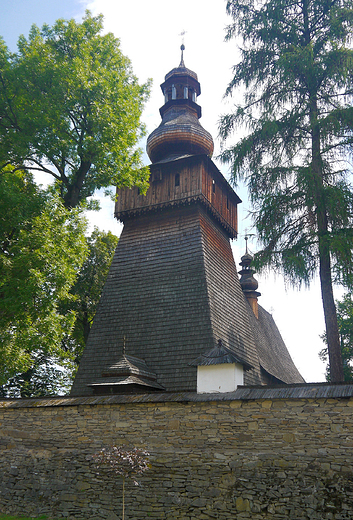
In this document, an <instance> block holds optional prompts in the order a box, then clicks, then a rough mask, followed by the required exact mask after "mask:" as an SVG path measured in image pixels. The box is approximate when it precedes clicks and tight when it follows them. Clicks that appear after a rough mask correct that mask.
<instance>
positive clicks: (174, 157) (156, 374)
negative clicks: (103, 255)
mask: <svg viewBox="0 0 353 520" xmlns="http://www.w3.org/2000/svg"><path fill="white" fill-rule="evenodd" d="M181 49H182V57H181V62H180V65H179V67H177V68H174V69H173V70H171V71H170V72H169V73H168V74H167V75H166V77H165V81H164V83H163V84H162V85H161V88H162V92H163V95H164V105H163V106H162V108H161V109H160V114H161V117H162V122H161V124H160V126H159V127H158V128H157V129H156V130H154V132H152V134H151V135H150V136H149V138H148V141H147V153H148V155H149V157H150V159H151V162H152V164H151V165H150V172H151V176H150V187H149V189H148V191H147V194H146V195H142V194H140V193H139V191H138V189H137V188H132V189H125V190H120V189H119V190H118V193H117V194H118V197H117V202H116V210H115V215H116V217H117V218H118V219H119V220H121V221H122V222H123V223H124V229H123V232H122V234H121V237H120V240H119V244H118V247H117V250H116V253H115V257H114V260H113V262H112V266H111V269H110V272H109V275H108V278H107V282H106V285H105V288H104V291H103V294H102V298H101V302H100V304H99V307H98V310H97V314H96V317H95V320H94V323H93V326H92V329H91V333H90V336H89V340H88V344H87V347H86V349H85V352H84V354H83V357H82V360H81V363H80V367H79V370H78V373H77V376H76V379H75V382H74V385H73V388H72V391H71V394H72V395H94V394H107V393H135V392H140V393H141V392H144V393H146V392H147V393H148V392H161V391H162V392H163V391H164V392H181V391H196V390H197V388H198V387H197V384H198V383H197V377H198V370H199V368H198V364H202V365H213V364H215V365H216V364H217V363H221V362H222V363H223V361H220V360H226V361H225V362H226V363H228V364H231V365H232V366H233V365H234V366H236V367H237V370H238V373H240V376H241V381H242V382H244V383H245V384H264V383H266V382H271V381H280V382H291V383H292V382H302V381H303V380H302V378H301V376H300V374H299V373H298V372H297V370H296V368H295V367H294V365H293V362H292V361H291V359H290V356H289V354H288V352H287V350H286V348H285V347H284V344H283V347H284V349H282V350H283V352H284V358H285V361H286V366H281V362H279V361H278V359H277V357H278V352H277V353H274V354H273V356H272V357H273V359H272V361H271V359H270V360H269V358H268V353H266V352H265V353H264V354H261V349H262V350H263V351H265V350H266V348H267V349H268V347H267V343H268V340H266V341H267V343H266V341H265V340H264V339H263V338H262V340H261V341H260V340H259V338H258V336H259V335H260V336H261V334H262V328H261V327H262V325H261V323H260V322H261V319H262V318H261V316H262V317H263V315H262V314H261V312H260V313H259V314H258V316H254V315H252V313H253V311H252V309H251V307H250V306H249V304H248V301H247V299H246V298H245V297H244V294H243V291H242V287H241V284H240V282H239V278H238V273H237V270H236V267H235V263H234V260H233V255H232V251H231V246H230V239H233V238H235V237H236V235H237V204H238V203H239V202H241V201H240V199H239V197H238V196H237V195H236V193H235V192H234V191H233V189H232V188H231V187H230V186H229V184H228V183H227V181H226V180H225V178H224V177H223V175H222V174H221V173H220V171H219V170H218V169H217V167H216V166H215V164H214V163H213V162H212V160H211V155H212V152H213V140H212V137H211V135H210V134H209V133H208V132H207V131H206V130H204V128H203V127H202V126H201V124H200V122H199V118H200V117H201V108H200V106H199V105H198V104H197V97H198V96H199V95H200V93H201V89H200V83H199V82H198V78H197V75H196V74H195V72H193V71H191V70H189V69H187V68H186V67H185V65H184V60H183V50H184V46H182V47H181ZM264 312H265V313H266V311H264ZM264 316H265V317H266V316H267V313H266V315H264ZM266 319H267V317H266ZM252 320H255V322H256V323H255V325H254V324H253V325H252V324H251V323H252ZM254 327H255V328H256V327H258V328H259V330H257V329H256V331H255V332H254ZM276 330H277V332H278V329H276ZM278 334H279V333H278ZM260 339H261V338H260ZM280 340H281V341H282V339H281V338H280ZM264 341H265V343H264ZM260 343H261V344H260ZM282 343H283V341H282ZM217 346H218V347H217ZM217 348H218V350H217ZM215 349H216V350H215ZM283 352H282V354H283ZM207 353H211V354H210V356H208V354H207ZM205 356H206V357H205ZM261 356H262V358H263V359H265V361H264V362H262V361H261ZM266 356H267V359H266ZM201 358H202V360H203V361H202V362H201V363H199V362H198V361H197V360H198V359H201ZM270 358H271V356H270ZM205 360H206V361H205ZM266 363H267V364H266ZM271 363H272V364H271ZM278 363H279V366H277V367H275V368H274V369H273V368H272V365H273V364H277V365H278ZM264 365H265V367H264ZM288 367H289V369H288ZM276 370H277V372H276ZM281 374H283V376H281ZM238 375H239V374H238Z"/></svg>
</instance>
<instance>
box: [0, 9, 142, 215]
mask: <svg viewBox="0 0 353 520" xmlns="http://www.w3.org/2000/svg"><path fill="white" fill-rule="evenodd" d="M102 29H103V18H102V16H97V17H93V16H91V15H90V13H89V12H87V14H86V17H85V18H84V19H83V21H82V23H76V22H75V21H74V20H70V21H64V20H58V21H57V22H56V23H55V24H54V26H53V27H49V26H46V25H45V26H43V28H42V29H41V30H40V29H39V28H38V27H36V26H35V25H33V26H32V28H31V31H30V34H29V37H28V39H26V38H25V37H23V36H21V37H20V39H19V42H18V52H17V53H16V54H12V53H10V52H9V50H8V49H7V47H6V46H5V44H4V42H2V41H0V169H1V168H3V167H4V166H6V165H11V166H13V167H15V168H20V169H23V168H24V167H25V168H27V169H29V170H31V171H41V172H45V173H47V174H49V175H51V176H52V178H54V179H55V182H56V185H57V187H58V189H59V192H60V194H61V197H62V199H63V200H64V202H65V205H66V207H75V206H77V204H78V203H79V202H80V201H83V200H85V199H86V198H87V197H88V196H90V195H92V194H93V193H94V191H95V189H97V188H102V187H107V186H109V185H112V184H113V185H116V186H118V187H121V186H132V185H138V186H139V187H140V188H141V189H142V190H144V189H145V188H146V186H147V179H148V171H147V169H146V168H142V163H141V151H140V150H139V149H137V147H136V145H137V142H138V140H139V138H140V137H141V135H142V133H143V131H144V129H143V127H142V126H141V124H140V116H141V112H142V108H143V105H144V102H145V100H146V99H147V96H148V93H149V84H148V83H147V84H144V85H140V84H139V83H138V80H137V78H136V77H135V76H134V75H133V73H132V69H131V64H130V62H129V60H128V59H127V58H126V57H125V56H123V54H122V53H121V51H120V47H119V40H118V39H117V38H115V37H114V36H113V34H111V33H109V34H105V35H102V34H101V32H102Z"/></svg>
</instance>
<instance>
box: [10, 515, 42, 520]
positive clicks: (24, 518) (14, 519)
mask: <svg viewBox="0 0 353 520" xmlns="http://www.w3.org/2000/svg"><path fill="white" fill-rule="evenodd" d="M46 518H47V517H46V516H37V518H36V519H34V518H33V517H32V518H28V516H8V515H0V520H46Z"/></svg>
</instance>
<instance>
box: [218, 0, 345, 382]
mask: <svg viewBox="0 0 353 520" xmlns="http://www.w3.org/2000/svg"><path fill="white" fill-rule="evenodd" d="M227 11H228V13H229V14H230V15H231V17H232V23H231V24H230V25H229V27H228V32H227V39H228V40H229V39H231V38H233V37H237V36H240V37H241V38H242V44H241V45H242V46H241V50H240V52H241V59H240V61H239V63H238V64H237V65H235V67H234V77H233V79H232V81H231V82H230V84H229V86H228V88H227V91H226V94H227V95H228V96H230V95H232V94H233V93H235V89H236V88H238V87H240V86H244V87H245V96H244V102H243V104H241V105H238V106H236V107H235V109H234V111H233V112H232V113H231V114H229V115H225V116H223V117H222V119H221V122H220V135H221V136H222V138H223V139H224V140H226V139H227V138H229V137H230V136H231V135H232V134H233V132H234V130H235V128H236V127H242V128H244V126H245V127H246V128H247V133H246V135H245V136H243V137H241V138H240V140H239V141H238V143H237V144H236V145H235V146H229V147H228V148H225V149H224V151H223V152H222V154H221V158H222V160H223V161H224V162H227V163H231V165H232V176H233V180H234V181H236V180H237V179H240V178H244V179H245V180H246V181H247V184H248V187H249V191H250V197H251V201H252V204H253V207H254V221H255V226H256V228H257V232H258V235H259V238H260V240H261V241H262V243H263V245H264V247H263V249H262V251H260V252H259V253H258V254H257V255H256V263H257V267H258V268H260V267H264V266H269V265H272V266H275V267H277V268H281V269H282V270H283V272H284V274H285V275H286V276H287V277H288V278H289V280H290V281H291V282H292V283H294V284H296V283H299V284H300V283H301V282H302V281H304V282H305V283H307V284H308V283H309V281H310V279H311V278H312V277H313V275H314V274H315V273H316V272H317V270H318V271H319V277H320V282H321V294H322V302H323V309H324V315H325V324H326V334H327V343H328V353H329V360H330V371H331V380H332V381H342V380H343V365H342V358H341V352H340V344H339V336H338V327H337V316H336V309H335V302H334V297H333V290H332V284H333V282H340V283H344V284H347V283H350V282H351V276H352V267H353V259H352V246H353V232H352V214H353V194H352V190H351V185H350V182H349V165H348V162H347V157H348V156H349V153H350V147H351V145H352V142H353V136H352V129H353V108H352V106H351V100H352V79H353V66H352V63H353V51H352V50H351V48H350V40H351V38H352V36H353V2H352V0H296V1H295V2H292V1H289V0H265V1H264V2H259V1H258V0H228V3H227Z"/></svg>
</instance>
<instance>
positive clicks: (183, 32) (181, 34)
mask: <svg viewBox="0 0 353 520" xmlns="http://www.w3.org/2000/svg"><path fill="white" fill-rule="evenodd" d="M185 34H186V31H182V32H181V33H180V34H179V36H181V37H182V43H181V45H180V50H181V60H180V65H179V67H185V63H184V51H185V45H184V36H185Z"/></svg>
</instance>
